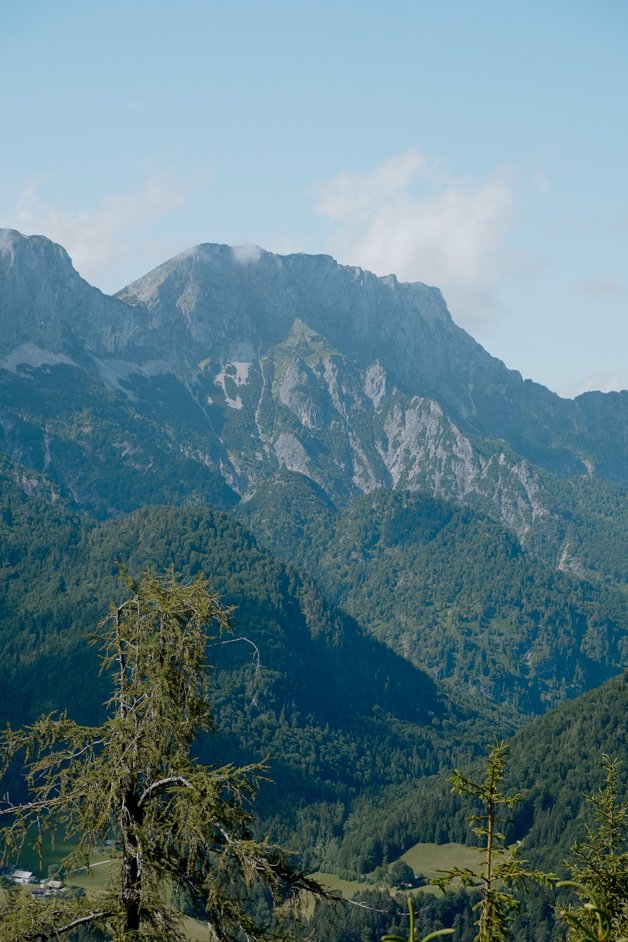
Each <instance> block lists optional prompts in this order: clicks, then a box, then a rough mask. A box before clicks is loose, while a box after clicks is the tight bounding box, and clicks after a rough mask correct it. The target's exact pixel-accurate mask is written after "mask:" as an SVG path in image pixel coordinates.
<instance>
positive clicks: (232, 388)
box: [0, 231, 628, 536]
mask: <svg viewBox="0 0 628 942" xmlns="http://www.w3.org/2000/svg"><path fill="white" fill-rule="evenodd" d="M0 310H1V311H2V322H1V324H0V383H1V385H2V390H3V393H2V395H3V405H2V406H1V407H0V445H1V446H2V448H3V449H4V450H5V451H7V452H8V453H9V454H10V456H11V457H12V459H13V460H15V461H18V462H20V463H23V464H25V465H26V466H28V467H33V468H34V469H35V470H37V471H39V472H43V471H45V472H46V473H48V474H49V475H51V476H52V477H53V479H55V480H56V481H57V483H58V484H59V485H61V486H63V485H67V487H68V488H69V490H70V493H71V494H72V495H73V496H74V498H75V500H76V501H77V502H78V503H82V504H84V505H86V506H88V507H89V508H90V509H92V510H97V512H98V513H99V514H101V515H107V514H110V513H114V512H116V511H117V512H120V511H122V510H124V511H126V510H128V509H130V508H132V507H133V506H137V505H138V504H140V503H142V502H145V501H147V500H152V499H157V498H158V499H160V500H162V499H163V494H164V488H167V486H168V485H167V481H169V480H172V477H173V476H176V477H177V481H176V485H173V486H174V492H175V493H176V494H178V495H181V496H183V495H185V494H186V493H187V491H188V490H190V493H196V491H195V490H194V488H195V487H196V486H198V482H199V475H200V477H201V478H203V480H204V481H205V482H206V483H204V484H203V486H202V487H201V490H200V492H198V493H199V496H200V495H201V494H205V495H206V494H208V493H209V492H212V493H213V492H214V491H215V489H216V487H217V486H218V483H217V482H218V481H220V482H222V483H221V485H220V488H219V490H220V489H221V488H222V491H221V493H222V494H223V498H221V499H224V500H227V502H230V501H231V499H232V496H233V494H232V492H234V493H235V494H237V495H239V496H240V497H241V498H245V499H246V498H247V497H248V496H249V495H250V494H251V493H252V492H253V491H254V490H255V488H256V487H257V486H258V485H259V484H260V483H261V482H262V481H264V480H267V479H268V478H270V477H272V476H273V475H275V474H276V473H277V472H278V471H279V470H280V469H281V468H287V469H288V470H290V471H296V472H299V473H301V474H304V475H306V476H307V477H309V478H310V479H312V480H313V481H315V482H316V483H318V484H319V485H320V486H321V487H322V488H323V490H324V491H325V492H326V493H327V494H328V495H329V496H330V497H331V498H332V499H333V500H334V501H336V502H340V503H343V502H345V501H346V500H348V499H350V498H351V497H352V496H355V495H356V494H360V493H368V492H370V491H372V490H374V489H376V488H378V487H385V488H390V487H399V488H402V487H403V488H410V489H413V490H425V491H427V492H428V493H431V494H433V495H435V496H442V497H449V498H454V499H456V500H459V501H466V502H469V503H471V504H474V505H476V506H480V507H481V508H482V509H483V510H485V511H487V512H490V513H491V514H492V515H494V516H495V517H497V518H498V519H499V520H501V521H502V522H505V523H507V524H508V526H509V527H511V528H512V529H514V530H515V531H516V532H517V534H518V535H519V536H525V535H526V533H527V532H528V530H529V528H530V526H531V525H532V524H533V523H534V522H535V521H537V520H539V519H542V518H544V517H547V516H548V515H549V514H551V512H552V503H551V500H550V498H549V497H548V494H547V493H546V490H545V488H544V485H543V483H542V474H541V473H540V471H539V468H541V467H543V466H544V467H548V468H550V470H553V471H555V472H556V471H558V472H560V473H561V474H567V473H571V474H581V475H587V474H588V475H595V474H596V473H597V471H598V469H601V470H602V473H603V474H604V475H605V476H606V477H610V478H613V477H617V478H621V476H622V474H623V476H624V478H625V477H626V474H627V473H628V471H627V469H628V461H626V460H625V457H626V451H627V447H626V445H627V442H626V428H627V427H628V421H627V418H626V416H628V402H627V400H628V394H626V395H625V396H615V397H611V398H609V397H604V396H602V395H601V394H600V396H598V397H593V398H586V397H583V399H582V403H580V402H578V401H576V402H570V401H565V400H561V399H559V397H557V396H555V395H554V394H553V393H551V392H549V390H546V389H544V388H543V387H541V386H538V385H536V384H534V383H530V382H528V381H526V382H524V381H523V380H522V379H521V377H520V376H519V374H518V373H513V372H512V371H509V370H507V369H506V367H505V366H504V365H503V364H502V363H501V362H500V361H498V360H495V359H494V358H492V357H491V356H490V355H489V354H488V353H487V352H486V351H485V350H483V348H482V347H480V346H479V345H478V344H477V343H476V342H475V341H474V340H473V339H472V338H471V337H470V336H469V335H468V334H466V333H465V332H464V331H463V330H461V329H460V328H458V327H457V326H456V325H455V324H454V323H453V321H452V319H451V316H450V315H449V312H448V311H447V308H446V306H445V303H444V301H443V298H442V296H441V294H440V292H439V291H438V290H437V289H435V288H429V287H427V286H425V285H421V284H401V283H399V282H398V281H397V279H396V278H394V276H390V277H388V278H377V277H375V276H374V275H372V274H370V273H368V272H364V271H362V270H361V269H358V268H350V267H346V266H340V265H337V264H336V263H335V262H334V261H333V259H331V258H330V257H328V256H306V255H290V256H286V257H281V256H277V255H273V254H271V253H268V252H263V251H261V250H246V251H242V250H237V249H232V248H230V247H229V246H221V245H201V246H198V247H196V248H195V249H191V250H190V251H188V252H185V253H183V254H182V255H180V256H178V257H177V258H175V259H172V260H171V261H169V262H166V263H165V264H164V265H161V266H160V267H159V268H157V269H155V270H154V271H153V272H151V273H150V274H148V275H146V276H145V277H144V278H141V279H139V280H138V281H136V282H134V283H133V284H132V285H130V286H129V287H128V288H126V289H125V290H124V291H122V292H120V294H119V295H118V296H117V297H116V298H109V297H107V296H105V295H103V294H102V293H101V292H100V291H98V290H97V289H95V288H92V287H91V286H90V285H88V284H87V283H86V282H85V281H83V279H81V278H80V276H79V275H78V274H77V273H76V271H75V270H74V269H73V267H72V264H71V262H70V260H69V258H68V256H67V254H66V253H65V251H64V250H63V249H62V248H61V247H60V246H57V245H54V244H53V243H51V242H49V241H48V240H47V239H45V238H43V237H41V236H36V237H31V238H26V237H24V236H21V235H20V234H19V233H16V232H13V231H5V232H4V233H3V234H2V237H1V238H0ZM600 397H601V398H600ZM52 403H55V406H54V408H52ZM49 407H50V408H49ZM51 410H52V411H51ZM86 416H87V418H86ZM622 423H623V424H622ZM617 430H619V434H617ZM104 452H106V460H105V459H104V458H103V453H104ZM159 455H162V456H164V461H165V462H166V463H167V464H168V465H169V468H170V469H171V470H169V471H168V474H167V475H166V476H165V478H164V477H163V475H162V480H161V483H160V484H159V486H158V487H157V491H156V493H148V494H146V495H145V496H144V497H142V496H141V492H140V491H141V480H142V475H144V474H146V475H147V479H148V478H150V477H151V475H152V476H153V477H154V474H155V471H156V469H157V468H158V467H159V465H160V463H161V460H160V458H159V457H158V456H159ZM62 456H63V457H62ZM98 456H100V457H98ZM177 465H180V467H181V469H183V468H184V467H185V469H186V470H185V473H183V471H181V473H178V472H176V471H175V470H174V469H175V467H176V466H177ZM96 466H97V467H98V468H99V470H98V473H97V474H96V477H95V479H94V480H93V481H91V483H90V475H91V474H92V472H93V469H94V468H95V467H96ZM192 468H194V469H196V470H195V471H194V473H191V469H192ZM116 469H117V471H118V472H119V473H120V476H121V477H120V480H119V482H118V485H117V487H116V488H115V489H114V490H115V493H117V494H119V495H120V497H119V500H118V502H119V507H116V499H115V494H114V495H111V494H110V495H108V497H107V501H106V502H102V501H101V505H98V506H96V504H97V503H98V501H99V490H100V491H102V489H103V484H102V482H103V481H104V480H105V479H106V478H107V475H109V477H110V476H111V474H113V473H114V471H115V470H116ZM94 473H95V472H94ZM85 479H87V481H86V480H85ZM191 479H194V484H193V485H191V484H190V483H189V482H190V480H191ZM209 479H211V481H209ZM96 481H98V482H101V483H99V484H97V483H96ZM225 486H226V490H225ZM125 487H126V488H127V489H128V492H127V493H126V495H125V496H124V499H122V494H123V492H124V489H125ZM134 488H136V489H138V490H137V494H136V496H135V497H133V498H132V499H131V498H130V497H129V493H130V492H131V491H133V489H134ZM207 488H209V491H207ZM109 490H111V489H110V488H109ZM230 495H231V496H230ZM94 502H96V503H94Z"/></svg>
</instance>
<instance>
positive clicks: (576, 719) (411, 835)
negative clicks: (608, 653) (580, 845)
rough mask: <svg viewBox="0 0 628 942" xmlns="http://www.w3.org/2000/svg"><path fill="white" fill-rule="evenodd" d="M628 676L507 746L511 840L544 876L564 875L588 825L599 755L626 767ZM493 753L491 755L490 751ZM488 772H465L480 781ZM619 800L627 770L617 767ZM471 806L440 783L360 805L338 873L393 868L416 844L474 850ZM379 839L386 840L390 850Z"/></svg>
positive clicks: (411, 786) (398, 790) (598, 780)
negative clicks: (389, 864) (515, 796)
mask: <svg viewBox="0 0 628 942" xmlns="http://www.w3.org/2000/svg"><path fill="white" fill-rule="evenodd" d="M627 717H628V674H626V673H624V674H622V675H621V676H619V677H616V678H614V679H613V680H610V681H608V682H607V683H605V684H604V685H603V686H601V687H599V688H598V689H596V690H592V691H589V692H588V693H586V694H583V695H582V696H581V697H578V698H577V699H576V700H573V701H571V702H570V703H565V704H563V705H562V706H560V707H557V708H556V709H554V710H551V711H549V712H548V713H546V714H545V716H542V717H538V718H537V719H535V720H532V721H531V722H530V723H527V724H526V725H525V726H524V727H523V728H522V729H521V730H520V731H519V732H518V733H516V734H515V736H513V738H512V739H511V740H510V743H509V751H508V758H507V770H506V776H505V779H504V787H505V788H507V789H508V791H510V792H517V791H521V792H522V800H521V802H520V803H519V805H517V807H516V809H514V810H513V813H512V815H511V817H512V822H511V825H510V826H509V828H508V833H507V838H508V840H523V841H524V853H525V855H526V856H527V857H530V858H531V859H533V860H534V861H535V862H536V863H537V864H538V865H540V866H543V867H545V868H546V869H548V870H549V869H551V868H556V869H557V870H560V869H561V868H562V863H563V860H564V858H565V856H566V855H567V853H568V851H569V848H570V846H571V844H572V843H573V842H574V841H576V840H579V839H581V838H582V837H583V835H584V826H585V822H586V821H589V822H590V821H591V817H590V808H589V807H588V802H587V798H588V796H589V795H591V794H593V792H594V791H595V790H596V789H598V788H599V787H600V786H601V785H602V784H603V778H604V776H603V773H602V769H601V765H600V760H601V756H602V754H606V755H609V756H613V757H616V758H619V759H623V757H625V755H626V749H627V748H628V725H627ZM487 748H488V747H487ZM482 770H483V764H482V762H481V761H479V760H478V761H476V762H475V763H474V764H473V765H472V766H470V767H468V768H466V769H465V772H466V773H467V774H470V775H472V776H473V777H477V776H481V775H482ZM620 785H621V790H622V794H623V795H624V796H625V795H626V789H627V788H628V768H626V763H625V762H622V765H621V766H620ZM475 810H476V809H475V808H474V806H473V803H472V801H471V800H470V799H465V798H464V797H463V798H461V797H460V796H457V795H452V794H451V791H450V787H449V781H448V777H447V776H446V775H439V776H437V777H432V778H427V779H424V780H423V781H420V782H413V783H408V784H407V785H404V786H401V787H397V786H393V787H391V788H390V789H388V790H386V791H384V792H382V794H381V796H380V798H379V800H378V801H377V802H376V803H374V802H368V803H367V802H365V803H364V805H363V806H362V807H361V806H360V804H359V803H358V804H357V805H356V807H355V810H354V811H353V813H352V814H351V815H350V817H349V819H348V821H347V825H346V827H345V837H344V840H343V843H342V844H341V846H340V848H339V852H338V858H337V861H338V865H339V866H344V867H351V868H355V867H356V864H359V863H360V862H363V863H362V866H363V867H365V868H366V869H369V867H373V866H376V865H377V864H378V863H381V862H382V861H384V862H385V861H386V860H394V859H395V858H396V857H397V856H398V855H399V854H400V853H401V852H402V851H404V850H405V849H407V848H408V847H410V846H412V844H414V843H415V842H417V841H425V842H431V841H436V842H441V843H443V842H447V841H460V842H462V843H472V842H473V835H472V833H471V828H470V825H469V817H470V816H471V815H472V814H474V813H475ZM381 835H386V843H385V846H384V845H383V844H382V840H381Z"/></svg>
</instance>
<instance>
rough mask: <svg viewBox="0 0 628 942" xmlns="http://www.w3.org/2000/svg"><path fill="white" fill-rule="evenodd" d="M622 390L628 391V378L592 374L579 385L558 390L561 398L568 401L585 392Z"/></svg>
mask: <svg viewBox="0 0 628 942" xmlns="http://www.w3.org/2000/svg"><path fill="white" fill-rule="evenodd" d="M621 389H628V376H624V378H623V379H622V377H621V376H620V375H619V373H604V372H597V373H591V374H590V375H589V376H586V377H585V378H584V379H581V380H579V381H578V382H577V383H572V384H570V385H569V386H563V387H562V388H561V389H559V390H558V394H559V395H560V396H564V397H565V398H566V399H574V398H575V397H576V396H580V395H581V394H582V393H585V392H593V391H598V392H619V391H620V390H621Z"/></svg>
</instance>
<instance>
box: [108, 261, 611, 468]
mask: <svg viewBox="0 0 628 942" xmlns="http://www.w3.org/2000/svg"><path fill="white" fill-rule="evenodd" d="M119 297H120V298H121V299H123V300H126V301H128V302H130V303H132V304H135V305H139V306H145V307H146V308H147V309H148V310H149V311H150V317H151V329H153V330H156V331H158V332H159V333H160V334H161V335H163V336H167V337H168V338H170V341H171V342H172V344H173V346H174V347H175V348H178V349H180V350H182V349H185V350H186V351H188V353H189V354H192V358H195V357H196V358H201V357H203V356H207V355H209V352H210V351H211V354H212V356H214V357H215V358H217V359H219V360H220V359H222V360H224V361H225V362H234V361H238V360H243V359H252V358H255V357H257V359H260V358H261V356H262V355H263V353H264V352H265V351H266V349H267V348H268V347H269V346H270V347H273V346H274V345H276V344H278V343H281V342H283V341H284V340H285V338H286V337H287V336H288V334H289V332H290V331H291V330H292V325H293V323H294V320H295V318H298V319H299V320H300V321H302V322H303V323H305V324H306V325H308V326H309V327H310V328H311V329H312V330H313V331H314V332H315V333H316V334H318V335H320V336H323V337H324V338H326V340H327V342H328V343H329V344H330V346H331V347H333V348H334V349H336V350H338V351H340V352H341V353H343V354H344V355H345V356H348V357H350V358H351V359H352V361H353V362H354V363H355V364H356V365H357V366H358V367H359V368H360V369H362V370H367V369H369V368H371V367H372V364H373V363H375V362H379V363H381V364H382V365H383V367H384V368H385V369H386V371H387V373H388V375H389V376H390V378H391V380H392V382H393V383H394V384H395V385H396V386H397V387H398V388H399V389H400V390H401V391H402V392H404V393H405V394H406V395H409V396H419V397H422V398H427V399H432V400H435V401H436V402H438V403H439V405H440V406H441V407H442V408H443V410H444V412H445V413H446V414H447V415H448V416H449V417H450V418H451V419H452V420H453V421H454V422H455V423H456V424H457V425H458V426H459V427H460V428H461V429H462V430H463V431H465V432H466V433H471V434H475V435H478V434H479V435H481V436H488V437H490V438H500V439H504V440H505V441H507V442H508V443H509V444H510V445H511V447H512V448H514V449H515V451H517V452H518V453H519V454H521V455H522V456H523V457H525V458H526V459H527V460H529V461H532V462H534V463H536V464H540V465H542V466H544V467H547V468H549V469H550V470H551V471H553V472H554V473H558V474H560V475H566V474H586V473H596V469H597V467H598V463H600V467H599V471H600V473H602V474H603V475H604V476H607V477H611V478H615V479H620V480H626V467H628V461H626V457H627V454H626V452H627V450H628V448H627V446H628V441H627V439H626V435H625V434H624V436H623V439H622V442H621V452H620V453H619V454H617V451H616V448H615V446H613V447H612V448H611V449H610V452H608V453H607V454H603V453H604V451H605V446H604V445H603V444H602V443H601V442H599V441H598V434H597V429H596V425H595V422H594V421H592V411H591V409H590V408H588V407H587V404H585V403H582V402H581V401H580V400H576V401H573V402H572V401H570V400H563V399H560V398H559V397H558V396H557V395H555V394H554V393H552V392H550V391H549V390H548V389H546V388H545V387H543V386H540V385H538V384H537V383H533V382H532V381H530V380H523V379H522V377H521V375H520V374H519V373H517V372H516V371H512V370H508V369H507V368H506V367H505V366H504V364H503V363H502V362H501V361H499V360H496V359H495V358H494V357H491V356H490V355H489V354H488V353H487V352H486V351H485V350H484V349H483V348H482V347H481V346H480V345H479V344H478V343H476V342H475V341H474V340H473V339H472V338H471V337H470V336H469V335H468V334H467V333H466V332H465V331H463V330H461V329H460V328H459V327H457V326H456V324H454V322H453V321H452V319H451V316H450V314H449V312H448V310H447V307H446V305H445V302H444V300H443V298H442V295H441V293H440V291H438V289H436V288H430V287H428V286H426V285H423V284H402V283H400V282H398V281H397V279H396V278H395V277H394V276H389V277H387V278H377V277H376V276H374V275H372V274H371V273H369V272H365V271H362V270H361V269H359V268H351V267H347V266H341V265H338V264H336V262H334V260H333V259H331V258H330V257H329V256H307V255H289V256H285V257H281V256H277V255H272V254H271V253H268V252H263V251H261V250H259V251H257V252H247V253H244V254H243V253H239V252H238V250H234V249H231V248H230V247H229V246H224V245H200V246H197V247H196V248H195V249H192V250H190V251H189V252H186V253H184V254H183V255H181V256H178V257H177V258H175V259H172V260H171V261H169V262H166V263H165V264H164V265H162V266H160V267H159V268H157V269H155V271H153V272H151V273H150V274H149V275H147V276H145V277H144V278H141V279H139V281H136V282H134V283H133V284H132V285H130V286H129V287H128V288H126V289H125V290H124V291H122V292H121V293H120V295H119ZM188 362H189V361H188ZM605 412H606V419H607V422H610V423H613V422H619V423H622V424H623V427H624V428H625V427H626V425H627V424H628V397H626V398H625V399H621V400H617V401H614V402H613V403H612V404H608V405H607V406H606V407H605Z"/></svg>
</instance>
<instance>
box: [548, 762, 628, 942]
mask: <svg viewBox="0 0 628 942" xmlns="http://www.w3.org/2000/svg"><path fill="white" fill-rule="evenodd" d="M618 767H619V761H618V760H617V759H611V758H609V756H606V755H604V756H602V768H603V770H604V773H605V778H606V781H605V784H604V787H603V788H600V789H599V790H598V791H597V792H595V794H593V795H592V796H591V797H590V798H589V803H590V804H591V805H592V807H593V826H592V827H587V832H586V837H585V839H584V841H582V842H581V843H578V844H575V845H574V846H573V847H572V849H571V857H570V858H569V860H568V861H567V866H568V867H569V871H570V875H571V879H570V880H565V881H562V882H561V883H559V884H558V886H570V887H573V888H574V889H575V890H576V891H577V892H578V894H579V895H580V896H581V898H582V900H583V902H582V904H581V905H580V906H571V907H563V908H561V909H559V914H560V916H561V918H562V919H563V920H564V921H565V922H566V923H567V925H568V926H569V939H570V942H611V940H612V942H626V937H627V936H628V805H627V804H625V803H622V802H621V801H620V799H619V787H618ZM620 937H621V939H620Z"/></svg>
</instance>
